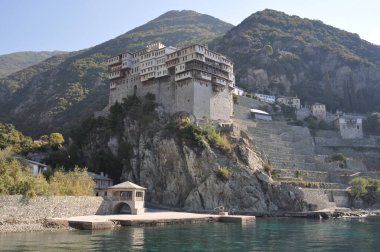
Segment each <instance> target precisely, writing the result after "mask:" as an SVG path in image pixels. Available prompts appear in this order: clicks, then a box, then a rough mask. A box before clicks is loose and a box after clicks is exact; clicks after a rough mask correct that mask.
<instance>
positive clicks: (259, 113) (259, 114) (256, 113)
mask: <svg viewBox="0 0 380 252" xmlns="http://www.w3.org/2000/svg"><path fill="white" fill-rule="evenodd" d="M251 116H252V118H254V119H259V120H265V121H272V115H270V114H268V113H267V112H265V111H263V110H259V109H251Z"/></svg>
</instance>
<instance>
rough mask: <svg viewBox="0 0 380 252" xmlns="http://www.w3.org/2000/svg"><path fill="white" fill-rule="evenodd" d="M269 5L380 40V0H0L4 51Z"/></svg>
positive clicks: (92, 40) (100, 38) (77, 44)
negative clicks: (174, 16)
mask: <svg viewBox="0 0 380 252" xmlns="http://www.w3.org/2000/svg"><path fill="white" fill-rule="evenodd" d="M265 8H270V9H275V10H278V11H283V12H286V13H287V14H291V15H298V16H301V17H306V18H310V19H319V20H322V21H323V22H324V23H326V24H329V25H332V26H335V27H338V28H341V29H343V30H346V31H349V32H353V33H358V34H359V35H360V37H361V38H363V39H366V40H368V41H370V42H372V43H375V44H378V45H380V1H379V0H345V1H344V0H315V1H311V0H229V1H226V0H167V1H165V0H140V1H139V0H137V1H136V0H134V1H130V0H0V34H1V37H0V54H6V53H11V52H16V51H42V50H47V51H51V50H63V51H74V50H79V49H84V48H88V47H91V46H94V45H97V44H99V43H102V42H105V41H107V40H109V39H112V38H114V37H116V36H118V35H121V34H123V33H125V32H127V31H129V30H131V29H133V28H135V27H137V26H140V25H142V24H144V23H146V22H148V21H149V20H152V19H154V18H156V17H157V16H159V15H161V14H163V13H165V12H166V11H169V10H183V9H187V10H195V11H198V12H201V13H204V14H209V15H212V16H214V17H217V18H219V19H222V20H224V21H226V22H229V23H231V24H233V25H237V24H239V23H240V22H241V21H243V19H245V18H246V17H248V16H249V15H251V14H252V13H254V12H256V11H260V10H263V9H265Z"/></svg>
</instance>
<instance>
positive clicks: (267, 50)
mask: <svg viewBox="0 0 380 252" xmlns="http://www.w3.org/2000/svg"><path fill="white" fill-rule="evenodd" d="M263 49H264V52H265V53H266V55H268V56H271V55H272V54H273V48H272V46H271V45H266V46H264V48H263Z"/></svg>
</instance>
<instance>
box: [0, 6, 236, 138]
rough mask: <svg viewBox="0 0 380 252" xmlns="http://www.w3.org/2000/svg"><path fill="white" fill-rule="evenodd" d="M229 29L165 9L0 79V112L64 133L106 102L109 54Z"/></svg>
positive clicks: (28, 127) (31, 128) (28, 129)
mask: <svg viewBox="0 0 380 252" xmlns="http://www.w3.org/2000/svg"><path fill="white" fill-rule="evenodd" d="M232 27H233V26H232V25H230V24H228V23H225V22H223V21H221V20H219V19H216V18H213V17H211V16H208V15H204V14H200V13H197V12H194V11H169V12H167V13H165V14H163V15H161V16H159V17H158V18H156V19H154V20H152V21H150V22H148V23H147V24H145V25H142V26H140V27H137V28H135V29H133V30H131V31H129V32H127V33H125V34H123V35H121V36H119V37H117V38H115V39H112V40H109V41H107V42H105V43H102V44H100V45H98V46H95V47H92V48H90V49H87V50H83V51H78V52H73V53H70V54H66V55H63V56H55V57H53V58H51V59H49V60H48V61H45V62H43V63H41V64H37V65H34V66H31V67H29V68H27V69H25V70H22V71H20V72H17V73H15V74H12V75H10V76H8V77H7V78H4V79H0V116H1V118H2V120H3V121H9V122H12V123H13V124H15V125H16V126H17V127H18V128H20V129H21V130H22V131H23V132H25V133H27V134H30V135H38V134H42V133H45V132H47V131H52V130H53V129H54V130H55V131H65V130H66V131H67V130H68V129H69V127H70V126H72V125H75V124H78V123H79V122H80V121H81V120H83V119H85V118H86V117H87V116H88V115H90V114H91V113H93V112H94V111H97V110H100V109H102V108H103V107H105V106H106V104H107V103H108V94H109V87H108V81H107V80H106V79H105V76H104V74H105V71H106V66H105V64H104V61H105V59H106V58H108V57H109V56H111V55H115V54H117V53H121V52H123V51H125V50H136V49H139V48H142V47H143V46H144V45H146V44H147V43H150V42H154V41H161V42H163V43H164V44H166V45H172V46H181V45H185V44H191V43H206V42H209V41H211V40H212V39H215V38H216V37H218V36H221V35H223V34H224V33H225V32H227V31H228V30H229V29H231V28H232ZM73 39H75V38H73Z"/></svg>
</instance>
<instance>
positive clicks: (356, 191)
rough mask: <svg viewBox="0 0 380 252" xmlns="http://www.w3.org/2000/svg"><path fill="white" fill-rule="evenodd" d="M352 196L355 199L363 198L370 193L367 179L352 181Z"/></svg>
mask: <svg viewBox="0 0 380 252" xmlns="http://www.w3.org/2000/svg"><path fill="white" fill-rule="evenodd" d="M350 185H351V189H350V194H351V195H352V196H354V197H355V198H359V197H362V196H364V195H366V194H367V193H368V191H367V186H368V181H367V179H365V178H354V179H352V180H351V181H350Z"/></svg>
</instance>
